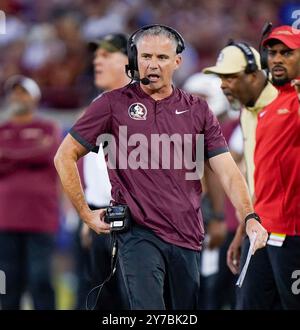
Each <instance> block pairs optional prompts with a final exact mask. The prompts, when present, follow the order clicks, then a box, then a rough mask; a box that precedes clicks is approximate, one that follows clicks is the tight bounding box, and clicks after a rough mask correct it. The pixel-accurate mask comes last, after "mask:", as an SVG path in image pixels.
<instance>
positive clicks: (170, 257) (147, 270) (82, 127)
mask: <svg viewBox="0 0 300 330" xmlns="http://www.w3.org/2000/svg"><path fill="white" fill-rule="evenodd" d="M128 49H129V59H130V61H129V63H130V72H131V73H132V74H134V75H135V78H137V79H138V80H139V82H137V83H134V84H130V85H127V86H125V87H124V88H120V89H116V90H114V91H110V92H107V93H104V94H102V96H101V97H99V98H98V99H96V100H95V101H94V102H93V103H92V104H91V105H90V106H89V108H88V109H87V111H86V112H85V114H84V115H83V116H82V117H81V118H80V119H79V120H78V122H77V123H76V124H75V125H74V126H73V128H72V129H71V131H70V134H68V135H67V136H66V138H65V139H64V141H63V143H62V144H61V146H60V148H59V150H58V151H57V154H56V156H55V160H54V161H55V165H56V168H57V171H58V173H59V175H60V177H61V181H62V184H63V186H64V189H65V191H66V193H67V194H68V196H69V197H70V199H71V201H72V202H73V204H74V206H75V207H76V209H77V210H78V212H79V213H80V214H81V217H82V219H83V220H84V221H85V222H86V223H87V224H88V225H89V227H90V228H92V229H93V230H94V231H96V232H97V233H103V234H108V233H109V232H110V226H109V225H108V224H107V223H105V222H104V215H105V210H103V209H102V210H95V211H91V210H90V209H89V208H88V205H87V203H86V201H85V200H84V194H83V191H82V189H81V186H80V183H79V182H80V180H79V176H78V172H77V168H76V162H77V160H78V159H79V158H80V157H82V156H83V155H85V154H86V153H87V152H88V151H97V150H98V148H97V141H99V138H98V137H99V136H100V137H101V135H102V134H104V133H111V135H110V137H111V138H112V140H114V141H115V143H116V144H115V145H116V147H117V150H118V151H117V152H116V153H115V156H116V163H115V165H116V166H115V167H114V166H113V165H114V164H111V167H110V168H109V176H110V181H111V184H112V197H113V199H114V201H115V202H116V203H117V204H122V205H124V204H127V205H128V207H129V209H130V212H131V217H132V226H131V228H130V230H128V231H127V232H125V233H122V234H119V235H118V236H117V241H118V244H119V260H120V265H121V270H122V274H123V277H124V279H125V285H126V289H127V293H128V297H129V301H130V308H131V309H166V308H171V309H193V308H195V307H196V305H197V294H198V289H199V252H200V249H201V245H202V241H203V238H204V231H203V220H202V215H201V205H200V196H201V183H200V180H199V178H198V177H196V178H195V179H194V180H188V179H187V177H189V178H190V176H189V175H187V174H191V173H189V165H190V164H189V163H188V164H186V162H184V164H182V163H181V165H183V166H182V168H178V167H177V166H175V165H176V164H177V165H178V163H175V161H176V160H177V159H176V155H177V156H178V153H173V155H171V154H170V157H169V158H168V159H167V161H169V165H168V166H165V165H166V163H167V162H166V161H164V160H165V156H166V153H162V152H161V150H160V149H161V148H160V147H158V148H155V147H153V146H152V148H151V145H152V142H153V140H154V139H155V138H157V136H158V135H159V136H160V137H161V135H163V136H164V137H166V136H167V137H170V136H174V134H177V135H176V136H177V137H180V139H181V140H182V139H183V138H184V136H185V135H186V134H189V136H190V139H189V143H188V146H189V150H192V152H193V154H194V155H195V153H196V147H197V145H196V144H197V134H201V133H202V134H204V153H205V155H206V159H207V162H208V163H209V165H210V166H211V168H212V169H213V171H214V172H215V173H216V174H217V175H218V177H219V178H220V180H221V182H222V184H223V186H224V188H225V190H226V191H227V193H228V195H229V197H230V199H231V201H232V202H233V204H234V205H235V206H236V208H237V209H238V210H239V212H240V214H241V216H242V218H243V219H245V221H246V219H248V221H247V225H246V230H247V233H248V235H249V236H251V237H253V235H255V234H254V233H255V232H256V233H257V237H258V240H256V244H255V248H254V249H255V250H256V249H258V248H261V247H263V246H265V243H266V239H267V235H266V234H267V233H266V231H265V229H264V228H263V227H262V226H261V224H260V223H259V221H257V220H258V217H257V216H256V215H255V214H253V208H252V205H251V201H250V196H249V194H248V191H247V187H246V183H245V181H244V178H243V176H242V175H241V173H240V172H239V170H238V169H237V167H236V165H235V163H234V161H233V159H232V157H231V156H230V153H229V152H228V148H227V145H226V142H225V139H224V137H223V135H222V133H221V129H220V126H219V123H218V121H217V119H216V117H215V116H214V115H213V113H212V112H211V110H210V109H209V108H208V106H207V103H206V102H205V101H204V100H203V99H201V98H199V97H194V96H192V95H190V94H187V93H185V92H183V91H182V90H180V89H178V88H176V87H174V86H173V85H172V76H173V73H174V71H175V70H176V69H177V68H178V67H179V66H180V63H181V60H182V58H181V55H180V53H181V52H182V51H183V50H184V41H183V39H182V37H181V36H180V35H179V34H178V32H176V31H174V30H173V29H171V28H169V27H166V26H161V25H154V26H146V27H143V28H142V29H140V30H138V31H137V32H135V33H134V34H133V35H132V36H131V38H129V42H128ZM137 74H138V75H137ZM137 138H139V139H141V140H140V142H139V141H136V144H134V139H137ZM113 145H114V144H113V143H111V147H112V148H113ZM177 151H178V149H177ZM134 154H135V156H134ZM149 154H150V155H151V154H152V155H154V156H155V157H153V158H152V159H149V157H148V155H149ZM124 159H125V160H124ZM134 160H135V161H134ZM152 161H153V162H152Z"/></svg>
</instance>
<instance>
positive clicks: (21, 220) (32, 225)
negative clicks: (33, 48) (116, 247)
mask: <svg viewBox="0 0 300 330" xmlns="http://www.w3.org/2000/svg"><path fill="white" fill-rule="evenodd" d="M5 90H6V94H7V100H6V101H7V102H6V109H7V113H8V115H9V118H8V120H7V121H5V122H4V123H1V125H0V246H1V248H0V269H1V270H3V271H4V272H5V274H6V281H7V290H6V291H7V293H6V295H1V296H0V301H1V306H2V308H3V309H19V308H20V307H21V306H20V301H21V297H22V294H23V292H25V291H26V290H28V291H29V293H30V294H31V295H32V299H33V305H34V306H33V307H34V308H35V309H55V299H54V290H53V287H52V284H51V276H50V275H51V256H52V251H53V247H54V234H55V233H56V231H57V229H58V220H59V200H58V198H59V185H58V184H59V182H58V179H57V174H56V172H55V168H54V166H53V161H52V159H53V156H54V154H55V152H56V150H57V148H58V145H59V142H60V139H61V132H60V130H59V129H58V127H57V126H56V125H55V124H54V123H53V122H51V121H49V120H45V119H41V118H38V117H37V116H36V115H35V109H36V107H37V105H38V101H39V99H40V96H41V94H40V89H39V87H38V85H37V84H36V83H35V82H34V81H33V80H32V79H29V78H27V77H24V76H13V77H11V78H9V80H8V81H7V82H6V84H5Z"/></svg>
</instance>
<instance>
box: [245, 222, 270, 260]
mask: <svg viewBox="0 0 300 330" xmlns="http://www.w3.org/2000/svg"><path fill="white" fill-rule="evenodd" d="M246 233H247V235H248V237H249V239H250V242H251V241H252V240H253V239H255V243H254V246H253V250H252V254H254V253H255V251H256V250H258V249H261V248H263V247H265V246H266V244H267V240H268V232H267V231H266V229H265V228H264V227H263V226H262V225H261V224H260V223H259V222H258V221H257V220H255V219H254V218H253V219H249V220H248V221H247V223H246Z"/></svg>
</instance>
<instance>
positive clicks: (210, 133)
mask: <svg viewBox="0 0 300 330" xmlns="http://www.w3.org/2000/svg"><path fill="white" fill-rule="evenodd" d="M203 107H204V109H203V110H204V113H205V121H204V130H203V134H204V153H205V158H206V159H208V158H211V157H214V156H217V155H219V154H222V153H224V152H228V151H229V150H228V146H227V143H226V140H225V138H224V136H223V134H222V130H221V127H220V124H219V122H218V120H217V118H216V116H215V115H214V114H213V112H212V111H211V110H210V109H209V107H208V105H207V103H206V102H204V103H203Z"/></svg>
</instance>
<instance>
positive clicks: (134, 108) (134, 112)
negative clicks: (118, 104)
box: [128, 103, 147, 120]
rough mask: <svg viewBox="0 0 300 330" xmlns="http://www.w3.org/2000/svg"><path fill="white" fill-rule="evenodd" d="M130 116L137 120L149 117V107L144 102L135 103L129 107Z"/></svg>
mask: <svg viewBox="0 0 300 330" xmlns="http://www.w3.org/2000/svg"><path fill="white" fill-rule="evenodd" d="M128 114H129V117H130V118H132V119H135V120H146V119H147V108H146V107H145V106H144V104H142V103H133V104H131V106H130V107H129V108H128Z"/></svg>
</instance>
